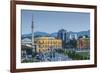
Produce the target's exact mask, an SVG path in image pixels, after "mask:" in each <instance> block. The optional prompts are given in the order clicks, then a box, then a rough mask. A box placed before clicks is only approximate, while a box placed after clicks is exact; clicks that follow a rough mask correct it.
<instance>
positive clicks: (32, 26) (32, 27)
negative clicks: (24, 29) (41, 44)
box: [31, 15, 35, 51]
mask: <svg viewBox="0 0 100 73" xmlns="http://www.w3.org/2000/svg"><path fill="white" fill-rule="evenodd" d="M31 29H32V30H31V31H32V48H33V51H35V47H34V22H33V15H32V25H31Z"/></svg>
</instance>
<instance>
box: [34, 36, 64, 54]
mask: <svg viewBox="0 0 100 73" xmlns="http://www.w3.org/2000/svg"><path fill="white" fill-rule="evenodd" d="M35 44H36V50H37V52H45V51H49V50H50V49H61V48H62V40H60V39H56V38H54V37H38V38H35Z"/></svg>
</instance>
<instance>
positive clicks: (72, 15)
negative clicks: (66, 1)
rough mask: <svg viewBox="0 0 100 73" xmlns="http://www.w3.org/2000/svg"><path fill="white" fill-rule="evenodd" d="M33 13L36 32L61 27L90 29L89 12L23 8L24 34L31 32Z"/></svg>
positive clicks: (22, 25) (68, 29)
mask: <svg viewBox="0 0 100 73" xmlns="http://www.w3.org/2000/svg"><path fill="white" fill-rule="evenodd" d="M32 15H33V21H34V31H35V32H36V31H40V32H47V33H54V32H58V30H60V29H66V30H67V31H73V32H79V31H87V30H89V29H90V14H89V13H79V12H55V11H36V10H21V28H22V29H21V30H22V31H21V32H22V34H29V33H31V25H32Z"/></svg>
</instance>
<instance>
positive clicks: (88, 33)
mask: <svg viewBox="0 0 100 73" xmlns="http://www.w3.org/2000/svg"><path fill="white" fill-rule="evenodd" d="M68 33H69V34H71V35H73V34H77V36H78V37H79V36H84V35H87V36H89V37H90V30H88V31H80V32H72V31H69V32H68ZM34 36H35V37H39V36H51V37H57V32H54V33H51V34H49V33H46V32H35V33H34ZM31 37H32V34H23V35H22V37H21V38H22V39H23V38H30V39H31Z"/></svg>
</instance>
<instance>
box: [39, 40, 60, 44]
mask: <svg viewBox="0 0 100 73" xmlns="http://www.w3.org/2000/svg"><path fill="white" fill-rule="evenodd" d="M37 43H39V44H62V42H60V41H37Z"/></svg>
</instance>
